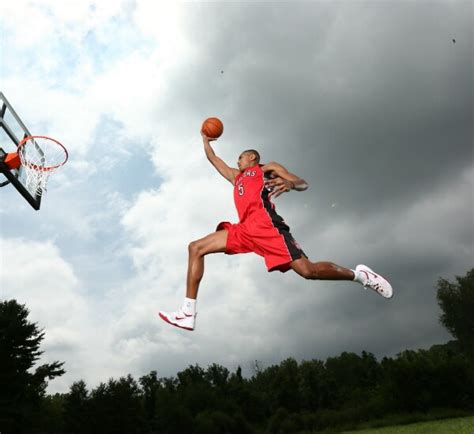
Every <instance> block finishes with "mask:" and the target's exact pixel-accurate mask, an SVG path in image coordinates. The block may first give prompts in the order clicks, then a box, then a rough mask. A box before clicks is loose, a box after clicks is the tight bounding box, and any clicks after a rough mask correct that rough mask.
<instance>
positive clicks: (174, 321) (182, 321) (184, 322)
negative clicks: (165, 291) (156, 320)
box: [158, 309, 196, 331]
mask: <svg viewBox="0 0 474 434" xmlns="http://www.w3.org/2000/svg"><path fill="white" fill-rule="evenodd" d="M158 315H159V316H160V318H161V319H162V320H163V321H166V322H167V323H169V324H171V325H174V326H175V327H179V328H180V329H184V330H191V331H192V330H194V325H195V323H196V314H194V315H193V314H188V313H184V312H183V310H182V309H179V310H177V311H176V312H163V311H160V312H159V313H158Z"/></svg>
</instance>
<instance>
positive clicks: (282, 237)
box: [216, 214, 306, 273]
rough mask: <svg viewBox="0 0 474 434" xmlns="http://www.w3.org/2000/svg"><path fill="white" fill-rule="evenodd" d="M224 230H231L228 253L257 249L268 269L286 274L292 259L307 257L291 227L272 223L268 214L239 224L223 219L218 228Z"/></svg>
mask: <svg viewBox="0 0 474 434" xmlns="http://www.w3.org/2000/svg"><path fill="white" fill-rule="evenodd" d="M223 229H225V230H227V231H228V236H227V245H226V250H225V253H226V254H228V255H235V254H237V253H250V252H254V253H256V254H257V255H260V256H263V258H264V259H265V265H266V266H267V269H268V271H275V270H278V271H281V272H283V273H284V272H286V271H288V270H289V269H290V262H292V261H294V260H296V259H299V258H301V257H302V256H305V257H306V255H305V254H304V252H303V250H301V247H300V246H299V244H298V243H297V242H296V241H295V240H294V238H293V236H292V235H291V233H290V230H289V229H290V228H289V227H288V226H287V225H286V224H285V223H284V222H278V223H275V222H272V220H271V218H270V217H269V216H268V214H265V215H263V216H262V215H261V214H260V217H259V218H248V219H246V220H245V221H244V222H240V223H236V224H232V223H229V222H221V223H219V225H218V226H217V229H216V230H218V231H219V230H223Z"/></svg>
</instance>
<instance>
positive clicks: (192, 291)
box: [159, 230, 228, 330]
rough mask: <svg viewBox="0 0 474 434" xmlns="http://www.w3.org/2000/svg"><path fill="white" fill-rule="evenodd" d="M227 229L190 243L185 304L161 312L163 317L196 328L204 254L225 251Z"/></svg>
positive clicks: (183, 325) (179, 325) (188, 328)
mask: <svg viewBox="0 0 474 434" xmlns="http://www.w3.org/2000/svg"><path fill="white" fill-rule="evenodd" d="M227 234H228V231H227V230H220V231H217V232H213V233H212V234H209V235H207V236H206V237H204V238H201V239H200V240H196V241H192V242H191V243H190V244H189V262H188V275H187V281H186V298H185V299H184V303H183V306H182V307H181V308H180V309H178V310H177V311H174V312H163V311H160V312H159V316H160V318H161V319H163V320H164V321H166V322H167V323H169V324H172V325H174V326H175V327H179V328H182V329H184V330H194V328H195V324H196V298H197V294H198V289H199V283H200V282H201V279H202V276H203V274H204V256H206V255H208V254H211V253H218V252H225V248H226V244H227Z"/></svg>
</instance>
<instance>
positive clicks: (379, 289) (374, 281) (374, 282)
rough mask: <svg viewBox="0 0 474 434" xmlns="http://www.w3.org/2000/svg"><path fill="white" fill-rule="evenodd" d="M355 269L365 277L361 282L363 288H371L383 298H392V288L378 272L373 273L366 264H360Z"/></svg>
mask: <svg viewBox="0 0 474 434" xmlns="http://www.w3.org/2000/svg"><path fill="white" fill-rule="evenodd" d="M356 270H357V271H360V272H361V273H362V274H364V275H365V276H366V277H367V279H366V280H365V282H364V283H363V284H362V285H364V287H365V288H370V289H373V290H374V291H375V292H376V293H377V294H380V295H381V296H382V297H385V298H392V296H393V290H392V285H390V283H388V281H387V280H386V279H384V278H383V277H382V276H381V275H380V274H376V273H374V271H373V270H371V269H370V268H369V267H367V265H363V264H360V265H358V266H357V267H356Z"/></svg>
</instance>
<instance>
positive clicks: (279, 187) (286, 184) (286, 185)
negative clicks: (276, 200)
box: [265, 176, 294, 197]
mask: <svg viewBox="0 0 474 434" xmlns="http://www.w3.org/2000/svg"><path fill="white" fill-rule="evenodd" d="M265 187H267V188H268V189H269V190H271V191H270V194H269V195H268V196H269V197H278V196H280V195H281V194H283V193H286V192H287V191H290V190H291V189H292V188H293V187H294V184H293V183H292V182H291V181H287V180H286V179H283V178H280V177H279V176H277V177H275V178H272V179H269V180H267V181H265Z"/></svg>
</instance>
